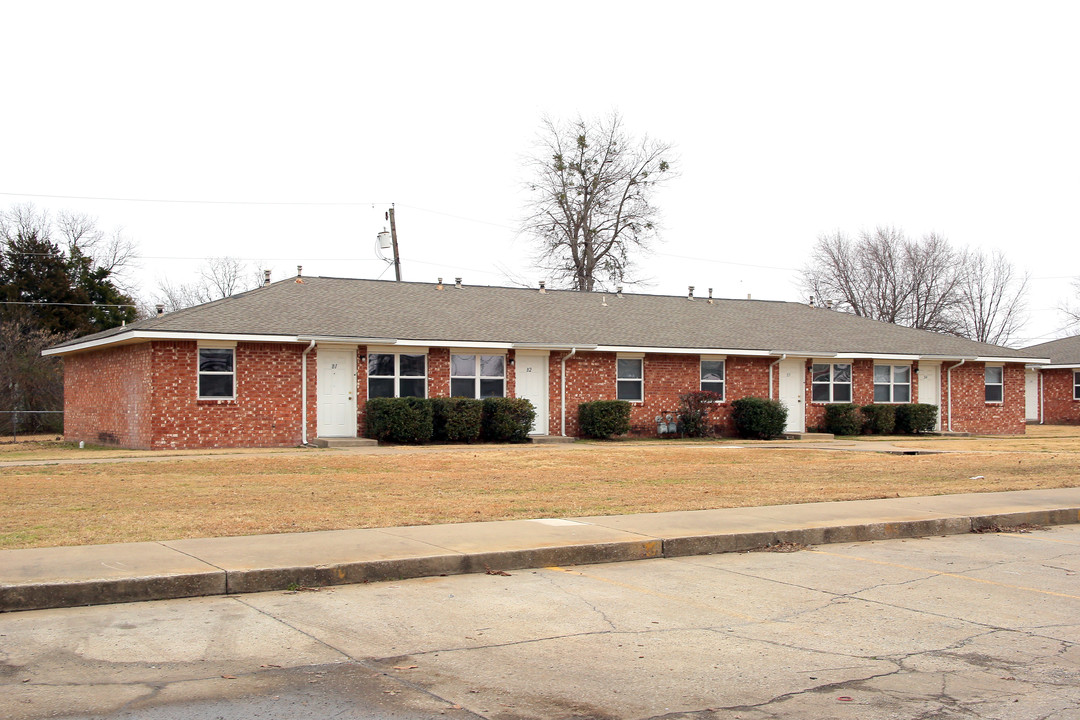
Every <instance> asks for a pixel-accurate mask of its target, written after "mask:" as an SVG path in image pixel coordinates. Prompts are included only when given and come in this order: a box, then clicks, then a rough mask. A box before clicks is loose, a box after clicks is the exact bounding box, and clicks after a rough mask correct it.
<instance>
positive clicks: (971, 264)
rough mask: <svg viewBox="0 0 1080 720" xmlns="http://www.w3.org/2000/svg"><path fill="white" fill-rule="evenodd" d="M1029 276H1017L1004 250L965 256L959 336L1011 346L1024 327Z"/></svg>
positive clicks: (959, 311) (958, 308)
mask: <svg viewBox="0 0 1080 720" xmlns="http://www.w3.org/2000/svg"><path fill="white" fill-rule="evenodd" d="M1027 284H1028V275H1027V274H1024V275H1022V276H1021V275H1017V273H1016V271H1015V270H1014V269H1013V266H1012V263H1010V262H1009V261H1008V260H1007V259H1006V258H1005V256H1004V255H1003V254H1002V253H1001V252H1000V251H994V252H993V253H992V254H990V255H987V254H986V253H983V252H979V251H975V250H969V251H968V252H966V253H965V254H964V262H963V265H962V270H961V280H960V288H959V295H960V302H959V303H957V317H958V318H959V321H960V328H961V329H960V331H959V333H958V334H959V335H963V336H964V337H967V338H971V339H972V340H978V341H980V342H987V343H991V344H993V345H1007V344H1008V343H1009V340H1011V339H1012V338H1013V336H1015V335H1016V333H1017V332H1018V331H1019V330H1020V327H1021V326H1022V325H1023V323H1024V320H1025V319H1026V318H1025V317H1024V297H1025V295H1026V294H1027Z"/></svg>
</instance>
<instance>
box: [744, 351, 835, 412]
mask: <svg viewBox="0 0 1080 720" xmlns="http://www.w3.org/2000/svg"><path fill="white" fill-rule="evenodd" d="M814 365H828V366H829V382H828V383H816V382H814ZM837 365H847V366H848V367H850V368H851V380H849V381H848V382H846V383H837V382H836V379H835V378H836V366H837ZM724 372H725V373H726V372H727V369H726V368H725V370H724ZM815 385H826V386H827V387H828V388H829V399H828V400H815V399H814V386H815ZM837 385H847V386H848V387H849V388H850V389H851V393H850V394H851V397H850V398H848V399H847V400H837V399H836V398H835V397H834V396H833V390H834V389H835V387H836V386H837ZM853 402H855V363H853V362H851V361H850V360H848V361H846V362H843V361H836V360H828V361H826V362H819V361H817V360H813V361H812V362H811V363H810V403H811V404H815V403H816V404H818V405H833V404H835V403H853Z"/></svg>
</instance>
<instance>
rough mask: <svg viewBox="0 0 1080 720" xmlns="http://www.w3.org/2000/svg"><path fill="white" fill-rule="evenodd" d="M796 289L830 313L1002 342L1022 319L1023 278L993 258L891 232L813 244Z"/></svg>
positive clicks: (933, 237)
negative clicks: (828, 305)
mask: <svg viewBox="0 0 1080 720" xmlns="http://www.w3.org/2000/svg"><path fill="white" fill-rule="evenodd" d="M802 283H803V288H804V289H805V290H806V291H808V292H809V293H810V294H811V295H812V296H814V297H816V298H818V299H819V300H820V301H822V302H826V301H830V300H831V301H835V302H837V304H838V309H839V310H843V311H846V312H850V313H853V314H855V315H861V316H863V317H869V318H873V319H875V320H882V321H884V322H891V323H895V324H897V325H906V326H908V327H914V328H919V329H921V330H931V331H934V332H944V333H949V334H953V335H959V336H962V337H968V338H971V339H973V340H980V341H982V342H989V343H993V344H1006V343H1008V342H1009V340H1010V339H1011V338H1012V337H1013V336H1014V335H1015V334H1016V332H1017V331H1018V330H1019V328H1020V326H1021V325H1022V323H1023V321H1024V317H1023V306H1024V296H1025V294H1026V291H1027V278H1026V276H1025V277H1022V278H1021V277H1018V276H1016V273H1015V271H1014V270H1013V267H1012V265H1011V264H1010V263H1009V262H1008V260H1007V259H1006V258H1005V257H1004V256H1003V255H1002V254H1001V253H995V254H994V255H993V256H992V257H988V256H986V255H985V254H983V253H980V252H977V251H966V250H957V249H956V248H954V247H953V246H952V245H951V244H950V243H949V241H948V240H947V239H946V238H944V237H942V236H941V235H937V234H934V233H931V234H929V235H924V236H923V237H922V238H920V239H918V240H913V239H911V238H908V237H907V236H905V235H904V233H903V231H901V230H897V229H894V228H877V229H876V230H875V231H874V232H872V233H871V232H867V231H863V232H861V233H860V234H859V235H858V237H857V238H855V239H852V238H849V237H848V236H846V235H844V234H843V233H841V232H837V233H834V234H832V235H823V236H821V237H819V238H818V241H817V243H816V244H815V245H814V249H813V251H812V253H811V257H810V262H809V264H808V265H807V267H806V268H805V269H804V270H803V273H802Z"/></svg>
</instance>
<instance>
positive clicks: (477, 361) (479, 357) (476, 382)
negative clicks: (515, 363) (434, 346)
mask: <svg viewBox="0 0 1080 720" xmlns="http://www.w3.org/2000/svg"><path fill="white" fill-rule="evenodd" d="M470 356H471V357H472V358H473V368H472V370H473V372H472V375H455V374H454V358H455V357H470ZM485 357H488V358H501V359H502V375H483V374H482V371H483V359H484V358H485ZM507 362H508V361H507V359H506V353H500V352H478V351H471V352H453V351H451V352H450V397H460V398H472V399H474V400H483V399H484V398H485V397H506V365H507ZM454 380H472V381H473V393H472V395H455V394H454ZM485 380H487V381H491V380H498V381H499V382H500V383H501V387H500V390H499V394H498V395H484V394H483V381H485Z"/></svg>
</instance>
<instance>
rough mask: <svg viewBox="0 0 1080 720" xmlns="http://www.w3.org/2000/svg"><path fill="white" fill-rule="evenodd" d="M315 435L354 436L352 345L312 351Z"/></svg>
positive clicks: (354, 407) (354, 390) (354, 365)
mask: <svg viewBox="0 0 1080 720" xmlns="http://www.w3.org/2000/svg"><path fill="white" fill-rule="evenodd" d="M316 353H317V358H318V379H317V383H318V393H317V397H318V430H317V432H318V435H319V437H356V348H325V347H320V348H318V349H317V350H316Z"/></svg>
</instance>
